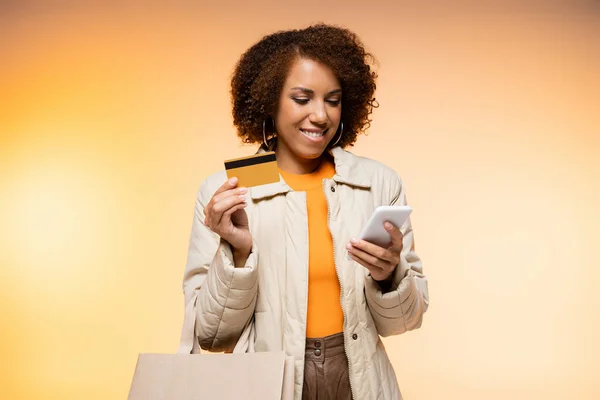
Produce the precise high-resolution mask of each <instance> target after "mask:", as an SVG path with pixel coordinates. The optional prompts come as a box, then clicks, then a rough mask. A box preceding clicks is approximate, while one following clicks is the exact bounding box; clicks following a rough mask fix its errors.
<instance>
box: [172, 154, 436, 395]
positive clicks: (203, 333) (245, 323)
mask: <svg viewBox="0 0 600 400" xmlns="http://www.w3.org/2000/svg"><path fill="white" fill-rule="evenodd" d="M264 151H265V150H264V149H263V148H262V147H261V148H260V149H259V150H258V152H259V153H262V152H264ZM330 153H331V154H332V155H333V157H334V159H335V170H336V174H335V176H334V177H333V179H324V181H323V190H324V192H325V196H326V199H327V204H328V209H329V218H328V219H329V229H330V231H331V235H332V238H333V248H334V259H335V266H336V269H337V274H338V278H339V280H340V284H341V303H342V309H343V311H344V339H345V348H346V354H347V356H348V361H349V364H350V383H351V387H352V393H353V397H354V399H355V400H363V399H365V400H366V399H386V400H388V399H401V395H400V390H399V389H398V383H397V381H396V376H395V373H394V370H393V368H392V365H391V364H390V361H389V359H388V356H387V354H386V352H385V349H384V347H383V344H382V342H381V340H380V338H379V337H380V336H389V335H398V334H401V333H403V332H406V331H409V330H412V329H416V328H418V327H420V326H421V320H422V318H423V313H424V312H425V311H426V310H427V307H428V305H429V295H428V291H427V278H426V277H425V275H423V268H422V265H421V260H420V259H419V257H418V256H417V254H416V253H415V250H414V244H413V231H412V228H411V225H410V221H408V222H407V223H405V224H404V225H403V226H402V227H401V231H402V233H403V234H404V242H403V245H404V249H403V250H402V254H401V261H400V264H399V265H398V266H397V268H396V271H395V273H394V285H393V287H392V290H391V291H389V292H387V293H382V291H381V289H380V287H379V285H378V284H377V283H376V282H375V281H374V280H373V279H372V277H371V276H370V275H369V273H368V271H367V269H366V268H364V267H363V266H361V265H360V264H358V263H356V262H355V261H353V260H351V259H348V258H347V257H346V256H347V251H346V247H345V246H346V244H347V243H348V242H349V240H350V238H351V237H352V236H356V235H357V234H358V233H359V232H360V231H361V229H362V228H363V226H364V225H365V223H366V222H367V220H368V218H369V217H370V215H371V213H372V212H373V210H374V209H375V207H377V206H379V205H405V204H406V197H405V192H404V186H403V185H402V181H401V180H400V178H399V177H398V175H397V174H396V173H395V172H394V170H392V169H391V168H388V167H387V166H385V165H383V164H381V163H380V162H377V161H374V160H371V159H368V158H365V157H359V156H356V155H354V154H352V153H350V152H348V151H345V150H343V149H342V148H340V147H335V148H333V149H332V150H330ZM226 179H227V177H226V174H225V171H220V172H218V173H215V174H213V175H211V176H210V177H208V178H207V179H206V180H205V181H204V182H203V183H202V185H201V186H200V190H199V192H198V197H197V200H196V207H195V213H194V221H193V226H192V233H191V239H190V245H189V253H188V260H187V265H186V269H185V275H184V280H183V292H184V295H185V302H186V315H185V320H184V327H183V333H182V338H183V336H186V335H189V337H190V338H191V337H192V334H193V337H194V340H193V349H191V348H183V349H181V348H180V351H183V352H188V353H189V352H190V351H191V352H192V353H197V352H199V350H200V349H199V347H201V348H202V349H205V350H211V351H231V350H232V349H233V348H234V346H236V343H237V345H238V347H239V346H240V343H239V342H238V341H240V342H241V341H246V342H248V341H251V343H244V344H242V345H244V346H246V348H248V346H249V347H251V348H252V350H254V351H281V350H283V351H284V352H285V354H286V355H287V356H291V357H293V359H294V367H295V368H294V378H295V399H300V398H301V394H302V380H303V374H304V344H305V337H306V309H307V298H308V228H307V227H308V219H307V210H306V192H295V191H293V190H292V189H291V188H290V187H289V186H288V185H287V184H286V183H285V182H284V181H283V179H281V180H280V182H278V183H274V184H270V185H263V186H257V187H253V188H250V190H249V194H248V196H249V197H251V199H252V200H251V201H248V206H247V207H246V212H247V213H248V219H249V224H250V231H251V234H252V238H253V246H252V251H251V254H250V256H249V257H248V260H247V262H246V265H245V267H244V268H234V265H233V257H232V252H231V248H230V247H229V245H228V244H227V243H226V242H224V241H221V240H220V237H219V236H218V235H217V234H216V233H214V232H212V231H211V230H210V229H209V228H208V227H206V226H205V225H204V223H203V222H204V212H203V210H204V206H205V205H206V204H207V203H208V202H209V201H210V199H211V197H212V195H213V193H214V192H215V191H216V190H217V189H218V188H219V187H220V186H221V185H222V184H223V183H224V182H225V181H226ZM252 317H254V318H252ZM250 328H251V329H252V335H251V336H248V335H247V332H248V329H250ZM243 332H244V335H242V333H243ZM241 336H242V339H240V337H241ZM249 337H250V339H249ZM182 346H183V347H186V344H185V341H184V340H182ZM189 347H191V345H190V346H189ZM406 362H410V360H406Z"/></svg>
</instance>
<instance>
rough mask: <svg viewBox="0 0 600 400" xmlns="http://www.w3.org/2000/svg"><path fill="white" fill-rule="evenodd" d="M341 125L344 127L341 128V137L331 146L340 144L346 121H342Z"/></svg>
mask: <svg viewBox="0 0 600 400" xmlns="http://www.w3.org/2000/svg"><path fill="white" fill-rule="evenodd" d="M340 126H341V128H342V129H340V137H339V138H338V139H337V140H336V141H335V143H334V144H332V145H331V147H335V145H336V144H338V142H339V141H340V139H341V138H342V135H343V134H344V121H342V122H340Z"/></svg>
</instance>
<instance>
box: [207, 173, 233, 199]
mask: <svg viewBox="0 0 600 400" xmlns="http://www.w3.org/2000/svg"><path fill="white" fill-rule="evenodd" d="M237 184H238V178H237V177H236V176H234V177H232V178H229V179H228V180H226V181H225V182H224V183H223V184H222V185H221V187H219V188H218V189H217V191H216V192H215V193H214V194H213V197H214V195H215V194H219V193H221V192H224V191H226V190H229V189H233V188H234V187H236V186H237Z"/></svg>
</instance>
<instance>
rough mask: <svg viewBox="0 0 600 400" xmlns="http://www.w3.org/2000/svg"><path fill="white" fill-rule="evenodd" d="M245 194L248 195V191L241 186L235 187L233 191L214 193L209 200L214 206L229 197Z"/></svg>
mask: <svg viewBox="0 0 600 400" xmlns="http://www.w3.org/2000/svg"><path fill="white" fill-rule="evenodd" d="M246 193H248V189H247V188H245V187H243V186H240V187H235V188H233V189H227V190H224V191H222V192H221V193H215V194H214V195H213V197H212V199H211V202H212V203H213V204H216V203H218V202H220V201H222V200H224V199H226V198H228V197H229V196H235V195H240V194H244V195H245V194H246ZM209 204H210V203H209Z"/></svg>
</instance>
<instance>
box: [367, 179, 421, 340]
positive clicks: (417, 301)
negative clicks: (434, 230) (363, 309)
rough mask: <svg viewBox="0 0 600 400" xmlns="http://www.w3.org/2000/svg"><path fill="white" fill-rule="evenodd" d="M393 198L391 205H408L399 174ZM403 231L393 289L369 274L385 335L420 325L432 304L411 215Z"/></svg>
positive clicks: (374, 309)
mask: <svg viewBox="0 0 600 400" xmlns="http://www.w3.org/2000/svg"><path fill="white" fill-rule="evenodd" d="M394 175H395V173H394ZM391 198H392V201H391V202H390V205H394V206H396V205H397V206H403V205H406V195H405V192H404V186H403V185H402V181H401V180H400V178H399V177H398V176H397V175H395V177H394V179H393V184H392V193H391ZM400 231H401V232H402V234H403V236H404V238H403V241H402V244H403V249H402V252H401V253H400V263H399V264H398V265H397V266H396V269H395V271H394V275H393V281H392V285H391V287H390V288H389V290H388V291H385V292H383V291H382V289H381V287H380V286H379V284H378V283H377V282H376V281H375V280H374V279H373V278H372V277H371V275H370V274H367V275H366V276H365V296H366V299H367V304H368V307H369V310H370V312H371V315H372V317H373V320H374V321H375V325H376V327H377V332H378V333H379V334H380V335H381V336H390V335H399V334H401V333H404V332H406V331H410V330H413V329H417V328H419V327H420V326H421V322H422V319H423V314H424V313H425V311H427V307H428V306H429V292H428V289H427V277H426V276H425V275H424V274H423V266H422V264H421V259H420V258H419V256H418V255H417V253H416V252H415V244H414V239H413V230H412V226H411V223H410V219H408V220H407V221H406V222H405V223H404V225H402V227H400Z"/></svg>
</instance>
